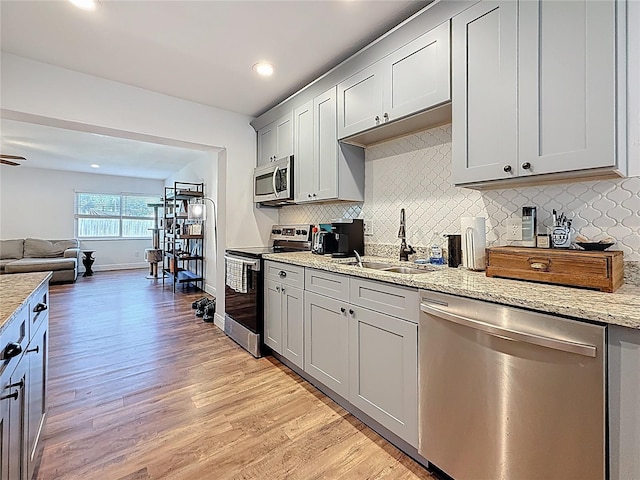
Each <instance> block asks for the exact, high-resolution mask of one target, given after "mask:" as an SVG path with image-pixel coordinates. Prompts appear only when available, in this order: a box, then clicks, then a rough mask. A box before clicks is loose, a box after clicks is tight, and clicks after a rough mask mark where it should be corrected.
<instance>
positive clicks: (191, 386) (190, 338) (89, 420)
mask: <svg viewBox="0 0 640 480" xmlns="http://www.w3.org/2000/svg"><path fill="white" fill-rule="evenodd" d="M145 274H146V272H145V271H142V270H137V271H128V272H124V273H116V272H98V273H96V274H95V276H94V277H89V278H79V279H78V281H77V282H76V283H75V284H73V285H62V286H55V285H54V286H52V287H51V300H50V303H51V309H50V324H51V326H50V354H49V399H50V400H49V414H48V419H47V424H46V429H45V435H44V453H43V457H42V463H41V466H40V470H39V472H38V477H37V478H38V479H39V480H50V479H64V480H70V479H83V480H91V479H100V480H111V479H113V480H125V479H126V480H142V479H157V478H170V479H214V480H225V479H247V480H248V479H259V480H270V479H274V480H279V479H291V480H295V479H300V480H311V479H332V480H333V479H335V480H338V479H341V480H342V479H344V480H347V479H353V480H364V479H371V480H374V479H375V480H409V479H427V478H432V477H431V476H430V475H429V472H427V471H426V470H425V469H424V468H423V467H421V466H420V465H418V464H417V463H415V462H414V461H413V460H411V459H410V458H409V457H407V456H405V455H404V454H403V453H401V452H400V451H399V450H397V449H396V448H395V447H393V446H391V445H390V444H389V443H387V442H386V441H385V440H384V439H382V438H381V437H380V436H378V435H377V434H376V433H375V432H373V431H372V430H371V429H369V428H368V427H366V426H364V425H363V424H362V423H361V422H360V421H358V420H357V419H355V418H354V417H353V416H351V415H350V414H348V413H347V412H346V411H345V410H343V409H342V408H341V407H339V406H338V405H337V404H335V403H334V402H333V401H331V400H329V399H328V398H327V397H325V396H324V395H323V394H321V393H320V392H318V391H317V390H316V389H315V388H314V387H313V386H311V385H310V384H308V383H307V382H305V381H304V380H302V379H301V378H300V377H298V376H297V375H296V374H295V373H293V372H291V371H290V370H289V369H288V368H286V367H285V366H283V365H281V364H280V363H279V362H277V361H276V360H274V359H272V358H262V359H259V360H256V359H254V358H253V357H252V356H251V355H249V354H248V353H246V352H245V351H244V350H242V349H241V348H240V347H239V346H237V345H236V344H235V343H234V342H233V341H231V340H230V339H228V338H227V337H226V336H225V335H224V333H223V332H221V331H220V330H219V329H218V328H217V327H214V326H213V325H212V324H208V323H204V322H203V321H202V320H201V319H199V318H197V317H196V316H195V315H194V311H193V310H191V302H192V301H193V299H194V298H200V297H201V296H202V294H201V293H199V292H195V293H193V291H192V292H191V293H190V292H182V293H176V294H175V296H174V295H173V294H172V293H171V288H170V285H169V286H167V287H165V288H164V289H163V288H162V286H161V282H159V283H156V282H155V281H154V280H147V279H145V278H144V276H145ZM179 288H180V287H179Z"/></svg>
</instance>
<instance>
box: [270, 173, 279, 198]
mask: <svg viewBox="0 0 640 480" xmlns="http://www.w3.org/2000/svg"><path fill="white" fill-rule="evenodd" d="M279 171H280V167H276V169H275V170H274V171H273V177H272V178H271V181H272V183H273V194H274V195H275V196H276V198H278V197H279V196H280V193H279V192H278V187H277V186H276V177H277V176H278V172H279Z"/></svg>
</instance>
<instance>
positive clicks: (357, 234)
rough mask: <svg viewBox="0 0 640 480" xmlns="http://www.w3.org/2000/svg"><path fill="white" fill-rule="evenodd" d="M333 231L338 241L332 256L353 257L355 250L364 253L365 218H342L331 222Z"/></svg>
mask: <svg viewBox="0 0 640 480" xmlns="http://www.w3.org/2000/svg"><path fill="white" fill-rule="evenodd" d="M331 233H333V234H334V236H335V239H336V241H337V248H336V250H335V252H333V253H332V254H331V256H332V257H336V258H339V257H353V256H354V255H355V254H354V253H353V251H354V250H355V251H357V252H358V253H359V254H360V255H364V220H362V219H361V218H340V219H336V220H334V221H332V222H331Z"/></svg>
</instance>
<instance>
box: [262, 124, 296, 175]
mask: <svg viewBox="0 0 640 480" xmlns="http://www.w3.org/2000/svg"><path fill="white" fill-rule="evenodd" d="M290 155H293V113H289V114H287V115H284V116H283V117H281V118H279V119H278V120H276V121H275V122H271V123H270V124H269V125H267V126H265V127H263V128H261V129H260V130H258V165H264V164H265V163H269V162H273V161H274V160H277V159H279V158H282V157H288V156H290Z"/></svg>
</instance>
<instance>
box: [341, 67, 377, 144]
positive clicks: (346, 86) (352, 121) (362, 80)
mask: <svg viewBox="0 0 640 480" xmlns="http://www.w3.org/2000/svg"><path fill="white" fill-rule="evenodd" d="M383 77H384V69H383V65H382V63H381V62H377V63H374V64H373V65H371V66H370V67H368V68H365V69H364V70H362V71H361V72H359V73H356V74H355V75H354V76H352V77H350V78H348V79H347V80H345V81H344V82H342V83H340V85H338V99H339V103H338V137H339V138H344V137H348V136H349V135H354V134H356V133H359V132H362V131H364V130H368V129H369V128H372V127H376V126H378V125H380V123H381V121H382V117H383V110H384V100H383V93H382V89H383V84H384V80H383Z"/></svg>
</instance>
